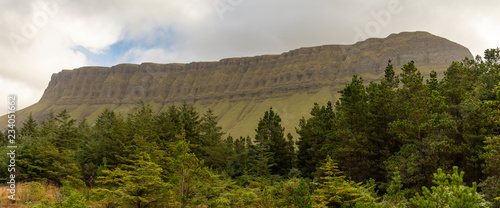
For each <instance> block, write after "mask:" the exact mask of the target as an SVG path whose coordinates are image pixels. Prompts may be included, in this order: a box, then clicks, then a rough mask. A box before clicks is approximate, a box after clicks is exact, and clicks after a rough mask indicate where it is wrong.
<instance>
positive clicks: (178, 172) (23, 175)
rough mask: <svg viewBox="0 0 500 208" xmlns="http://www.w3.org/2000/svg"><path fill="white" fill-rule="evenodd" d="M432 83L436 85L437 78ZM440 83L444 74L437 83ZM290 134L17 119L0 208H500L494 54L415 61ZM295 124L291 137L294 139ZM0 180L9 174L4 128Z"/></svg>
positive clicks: (271, 128) (153, 118)
mask: <svg viewBox="0 0 500 208" xmlns="http://www.w3.org/2000/svg"><path fill="white" fill-rule="evenodd" d="M438 77H440V79H438ZM441 77H442V78H441ZM339 94H340V98H339V100H337V101H334V102H328V103H316V104H314V105H313V106H309V107H308V108H310V107H312V108H311V111H310V115H309V116H307V119H306V118H302V119H301V120H300V122H299V123H298V124H297V127H296V128H295V129H286V130H285V129H284V128H283V127H282V125H281V118H280V115H278V113H277V112H276V111H274V110H273V108H272V107H270V108H269V110H267V111H265V112H262V117H261V118H260V121H259V122H258V124H257V128H256V129H255V134H254V135H248V136H247V137H239V138H233V137H232V136H231V135H226V134H225V132H223V131H222V128H221V127H220V126H219V125H218V123H217V117H216V116H215V115H214V113H213V112H212V111H211V110H208V111H206V112H201V113H200V112H197V111H196V109H195V108H194V107H193V106H190V105H188V104H186V103H184V104H182V105H172V106H171V107H169V108H168V110H166V111H161V112H154V111H153V110H152V108H151V107H150V106H149V105H148V104H147V103H145V102H141V103H138V104H136V105H135V107H134V108H135V110H134V113H131V114H129V115H122V114H121V113H118V112H114V111H113V110H109V109H107V110H104V111H103V112H101V113H100V115H99V117H98V118H97V120H96V121H95V123H92V124H90V123H89V122H88V121H86V120H82V121H77V120H76V119H74V118H72V117H71V116H70V115H69V113H68V112H67V111H65V110H63V111H61V112H55V113H53V114H51V115H50V116H49V118H47V119H45V120H43V121H36V120H35V119H34V118H33V117H32V116H30V117H29V118H28V120H27V121H26V122H24V123H23V124H19V125H18V126H16V127H15V128H16V138H17V139H16V142H17V149H16V156H15V161H16V167H15V173H16V176H15V178H16V181H17V182H18V184H17V185H16V187H17V191H16V200H11V199H9V198H7V195H8V192H7V191H6V189H7V188H6V187H7V185H6V184H4V187H2V192H1V194H2V195H1V199H0V200H1V204H2V207H4V206H8V205H9V204H15V205H17V206H18V207H39V208H41V207H137V208H145V207H298V208H308V207H500V125H499V124H500V49H499V48H496V49H488V50H486V51H485V53H484V57H480V56H477V57H476V58H475V59H467V58H466V59H464V60H463V61H462V62H453V63H451V65H449V67H448V68H447V70H446V71H445V72H444V74H443V75H439V76H438V74H437V73H436V72H435V71H433V72H432V73H431V74H430V75H429V76H428V78H427V79H424V76H423V75H422V74H421V73H420V72H419V70H418V69H417V67H416V66H415V63H414V62H413V61H411V62H409V63H407V64H405V65H404V66H403V67H402V68H401V69H400V70H395V69H394V67H393V65H392V63H391V60H388V63H387V66H386V68H385V75H384V77H383V78H382V79H381V80H380V81H378V82H370V83H363V79H362V77H359V76H356V75H354V76H353V77H352V81H351V82H349V83H346V84H345V87H344V89H342V90H340V91H339ZM291 131H295V132H296V133H297V135H298V138H293V137H292V135H291V134H290V133H286V132H291ZM0 138H2V140H1V143H2V144H1V145H0V152H1V154H2V155H3V156H2V157H0V169H1V170H2V171H0V178H9V177H10V174H9V172H8V171H7V169H8V168H9V166H8V165H9V160H10V158H9V155H8V153H9V151H10V150H9V149H8V148H7V146H8V145H9V144H8V138H7V132H5V133H1V132H0Z"/></svg>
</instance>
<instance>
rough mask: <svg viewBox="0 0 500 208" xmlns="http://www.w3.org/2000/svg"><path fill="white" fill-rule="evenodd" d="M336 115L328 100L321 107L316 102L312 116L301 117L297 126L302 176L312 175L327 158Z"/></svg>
mask: <svg viewBox="0 0 500 208" xmlns="http://www.w3.org/2000/svg"><path fill="white" fill-rule="evenodd" d="M334 117H335V113H334V112H333V107H332V103H331V102H328V103H327V105H326V106H321V107H320V106H319V105H318V104H317V103H315V104H314V107H313V108H312V110H311V118H309V119H307V120H305V119H304V118H302V119H300V122H299V128H296V131H297V134H299V139H298V141H297V146H298V151H297V159H298V162H297V163H298V164H297V167H298V168H299V170H300V171H301V173H302V176H304V177H311V176H312V173H313V172H315V171H316V167H318V166H319V163H320V161H323V160H325V158H326V155H327V154H328V150H329V148H328V147H327V146H328V145H327V144H328V143H327V137H328V134H330V132H331V131H332V130H333V128H334V126H333V119H334ZM334 145H335V144H332V146H334Z"/></svg>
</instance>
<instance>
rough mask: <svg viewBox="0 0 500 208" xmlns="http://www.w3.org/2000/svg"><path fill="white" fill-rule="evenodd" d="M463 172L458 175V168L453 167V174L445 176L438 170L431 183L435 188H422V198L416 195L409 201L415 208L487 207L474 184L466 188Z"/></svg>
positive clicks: (486, 202) (488, 204)
mask: <svg viewBox="0 0 500 208" xmlns="http://www.w3.org/2000/svg"><path fill="white" fill-rule="evenodd" d="M463 176H464V172H463V171H462V172H460V174H459V173H458V167H456V166H454V167H453V173H452V174H451V175H450V174H445V173H443V171H442V170H441V168H439V169H438V172H437V173H434V180H433V182H434V183H435V184H436V185H437V186H433V187H431V189H430V190H429V189H428V188H427V187H422V191H423V193H422V194H423V196H420V194H418V193H417V194H416V195H415V197H413V198H412V199H410V202H411V204H412V205H413V206H415V207H489V206H490V203H489V202H488V201H486V200H485V199H484V198H483V195H482V194H479V193H477V192H476V183H475V182H474V183H473V184H472V187H468V186H466V185H465V183H464V182H463Z"/></svg>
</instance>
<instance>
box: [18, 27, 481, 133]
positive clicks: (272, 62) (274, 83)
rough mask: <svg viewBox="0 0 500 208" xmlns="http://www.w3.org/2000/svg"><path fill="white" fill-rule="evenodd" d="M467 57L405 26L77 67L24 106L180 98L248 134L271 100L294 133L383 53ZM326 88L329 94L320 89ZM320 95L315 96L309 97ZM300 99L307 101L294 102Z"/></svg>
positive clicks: (76, 109)
mask: <svg viewBox="0 0 500 208" xmlns="http://www.w3.org/2000/svg"><path fill="white" fill-rule="evenodd" d="M465 57H472V55H471V53H470V52H469V50H468V49H467V48H465V47H463V46H461V45H459V44H457V43H454V42H451V41H449V40H446V39H444V38H441V37H437V36H435V35H432V34H430V33H427V32H404V33H399V34H392V35H390V36H388V37H387V38H372V39H368V40H365V41H362V42H358V43H356V44H354V45H325V46H318V47H307V48H300V49H296V50H292V51H289V52H286V53H283V54H281V55H263V56H256V57H243V58H228V59H222V60H220V61H218V62H193V63H189V64H155V63H143V64H140V65H136V64H119V65H116V66H113V67H82V68H78V69H74V70H63V71H61V72H59V73H57V74H53V75H52V78H51V81H50V83H49V85H48V87H47V88H46V90H45V92H44V94H43V96H42V98H41V99H40V101H39V103H37V104H35V105H33V106H30V107H28V108H26V109H24V110H23V112H24V114H26V115H27V114H28V113H29V112H32V113H33V115H34V116H35V118H37V119H43V118H45V117H46V116H47V115H48V113H49V112H50V111H54V112H57V111H58V110H60V109H63V108H66V109H68V111H69V112H70V113H71V114H72V115H73V116H75V117H76V118H79V119H81V118H84V117H90V119H89V120H92V118H94V119H95V117H96V112H95V111H100V110H102V108H104V107H107V108H111V109H117V110H118V111H121V112H123V113H127V112H128V110H130V109H131V107H130V106H131V105H130V104H133V103H137V102H138V101H139V100H143V101H145V102H149V103H153V104H157V106H156V108H157V109H158V110H161V109H162V108H163V107H164V106H165V105H170V104H171V103H178V102H184V101H185V102H188V103H193V104H195V105H197V107H198V108H199V109H200V110H203V109H206V108H208V107H210V108H215V109H214V110H215V112H216V113H218V114H219V117H220V119H221V122H220V123H221V125H222V126H223V128H224V130H225V131H227V132H229V133H231V134H232V135H233V136H246V135H247V134H251V133H252V131H253V129H254V128H255V127H254V126H252V125H257V123H256V122H255V121H256V120H258V117H259V116H261V115H260V114H262V113H263V110H265V109H266V108H268V107H270V106H269V105H274V106H279V105H281V106H284V108H283V107H282V109H281V111H282V112H281V113H282V114H283V113H284V112H283V111H290V110H292V113H290V112H288V113H286V112H285V113H284V114H293V119H289V120H290V124H288V126H287V125H285V127H287V128H288V129H287V131H290V132H294V130H293V127H295V126H297V124H298V119H299V118H300V117H302V116H307V115H308V112H309V110H310V108H311V107H312V104H313V103H314V102H318V103H320V104H324V103H323V102H326V101H327V100H334V99H336V98H335V95H336V91H337V90H338V89H341V88H342V87H343V86H344V84H345V83H346V82H348V81H350V79H351V78H352V75H353V74H358V75H360V76H362V77H363V78H364V80H365V81H372V80H378V79H380V78H381V77H382V76H383V73H384V69H385V66H386V65H387V60H388V59H391V60H392V62H393V64H394V65H395V66H396V67H400V66H401V65H403V64H405V63H407V62H408V61H410V60H414V61H415V63H416V65H417V67H418V68H419V69H421V70H422V72H423V74H428V72H429V71H430V70H431V69H434V70H436V71H438V73H442V72H443V71H444V70H445V69H446V67H447V66H448V65H449V64H450V63H451V62H452V61H460V60H462V59H463V58H465ZM395 69H396V70H397V69H398V68H395ZM396 72H397V73H399V71H396ZM365 83H367V82H365ZM323 92H327V93H326V94H321V95H318V93H323ZM298 94H299V95H302V96H299V97H300V98H297V99H300V100H301V102H297V100H295V99H291V97H293V96H294V95H298ZM314 95H318V96H314ZM318 97H319V98H320V99H319V100H314V99H315V98H318ZM273 99H274V101H272V102H271V100H273ZM276 99H278V100H276ZM287 102H291V103H287ZM221 103H225V104H221ZM249 103H253V104H249ZM299 103H300V105H305V106H296V105H298V104H299ZM264 105H268V106H264ZM221 106H222V107H221ZM237 106H244V107H237ZM301 108H303V109H304V110H300V109H301ZM127 109H128V110H127ZM283 109H285V110H283ZM287 109H288V110H287ZM258 110H259V111H260V112H257V111H258ZM278 111H280V110H279V109H278ZM97 113H100V112H97ZM257 115H258V116H257ZM284 116H285V117H286V116H287V115H284ZM290 117H291V116H290ZM251 122H255V123H253V124H252V123H251ZM244 128H248V129H247V130H243V129H244ZM247 132H248V133H247Z"/></svg>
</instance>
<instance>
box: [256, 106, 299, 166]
mask: <svg viewBox="0 0 500 208" xmlns="http://www.w3.org/2000/svg"><path fill="white" fill-rule="evenodd" d="M284 131H285V129H284V128H283V127H282V126H281V118H280V116H279V115H278V114H277V113H276V112H274V110H273V109H272V108H270V109H269V111H266V112H265V113H264V117H263V118H261V119H260V121H259V124H258V127H257V129H255V133H256V134H255V143H256V148H257V151H258V154H259V156H258V160H259V163H265V162H264V160H268V162H267V165H269V166H270V168H271V174H278V175H285V174H287V173H288V171H289V170H290V169H291V168H292V163H293V155H294V153H293V152H292V151H291V149H290V148H286V147H289V142H291V141H287V140H286V139H285V137H284ZM292 145H293V144H292ZM262 168H264V167H262Z"/></svg>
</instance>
